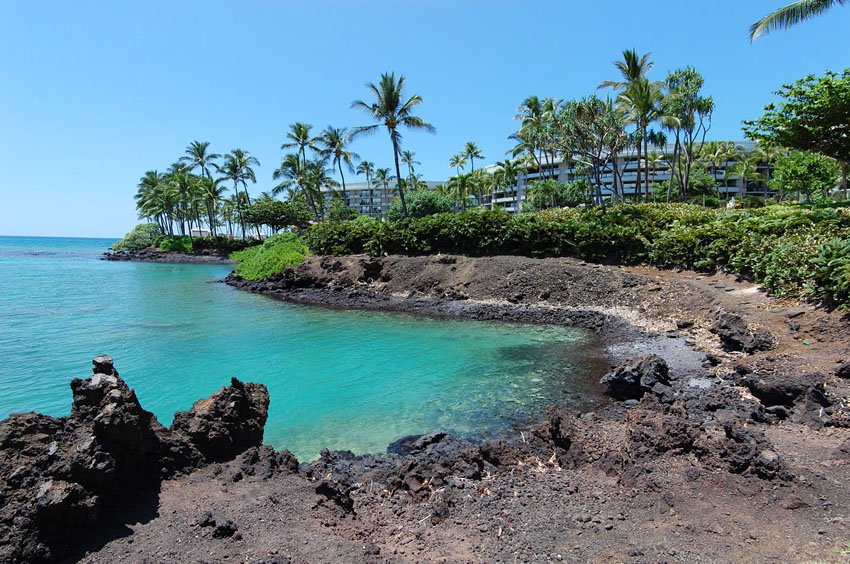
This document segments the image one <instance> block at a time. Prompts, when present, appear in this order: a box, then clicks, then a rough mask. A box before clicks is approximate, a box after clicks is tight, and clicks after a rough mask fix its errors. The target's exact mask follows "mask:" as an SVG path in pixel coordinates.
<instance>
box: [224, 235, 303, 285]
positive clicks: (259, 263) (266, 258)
mask: <svg viewBox="0 0 850 564" xmlns="http://www.w3.org/2000/svg"><path fill="white" fill-rule="evenodd" d="M308 254H310V249H308V248H307V245H305V244H304V242H303V241H302V240H301V239H300V238H299V237H298V236H297V235H294V234H292V233H283V234H280V235H273V236H271V237H269V238H268V239H266V240H265V242H263V244H262V245H257V246H254V247H250V248H248V249H245V250H244V251H239V252H236V253H233V254H232V255H231V258H233V259H234V260H237V261H239V264H238V265H236V274H237V275H238V276H240V277H241V278H245V279H246V280H262V279H263V278H268V277H269V276H271V275H272V274H276V273H278V272H281V271H283V270H284V269H285V268H287V267H289V266H295V265H297V264H300V263H301V261H303V260H304V257H306V256H307V255H308Z"/></svg>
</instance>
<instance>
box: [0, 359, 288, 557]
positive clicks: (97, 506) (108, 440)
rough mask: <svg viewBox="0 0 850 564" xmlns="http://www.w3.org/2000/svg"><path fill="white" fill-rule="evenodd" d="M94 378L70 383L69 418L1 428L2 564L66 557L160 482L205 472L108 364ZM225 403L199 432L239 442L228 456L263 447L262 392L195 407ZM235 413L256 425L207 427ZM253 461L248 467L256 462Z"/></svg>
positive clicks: (20, 420) (182, 438) (224, 394)
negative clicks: (101, 522) (176, 475)
mask: <svg viewBox="0 0 850 564" xmlns="http://www.w3.org/2000/svg"><path fill="white" fill-rule="evenodd" d="M93 372H94V374H93V376H92V377H91V378H88V379H85V380H83V379H74V380H73V381H72V382H71V390H72V393H73V404H72V407H71V415H70V416H68V417H62V418H54V417H48V416H45V415H39V414H37V413H23V414H13V415H12V416H10V417H9V418H8V419H5V420H3V421H0V478H2V480H0V505H2V512H1V513H0V562H44V561H52V560H58V559H61V558H62V557H64V556H68V555H70V554H72V552H73V551H74V550H76V549H77V547H79V546H80V543H81V542H82V541H83V540H84V537H86V535H87V534H88V533H89V532H91V531H93V530H95V529H97V523H98V522H99V520H100V519H102V518H104V517H105V516H110V518H111V519H114V518H115V517H116V516H118V517H119V518H124V517H125V516H126V514H127V511H126V508H127V507H132V504H133V503H135V502H136V501H141V500H142V499H143V498H145V499H146V498H148V497H150V496H155V495H156V491H157V489H158V487H159V483H160V481H161V480H162V478H163V477H166V476H169V475H172V474H174V473H178V472H186V471H190V470H193V469H195V468H197V467H198V466H199V465H200V464H202V463H203V460H204V452H203V451H201V450H200V449H199V448H197V447H196V444H195V443H194V442H193V441H191V440H189V438H188V437H187V436H186V435H185V434H178V433H172V432H170V431H169V430H167V429H166V428H165V427H163V426H162V425H160V423H159V422H158V421H157V419H156V417H155V416H154V415H153V414H152V413H150V412H148V411H146V410H144V409H143V408H142V406H141V405H140V404H139V401H138V399H137V397H136V394H135V392H133V390H132V389H131V388H130V387H129V386H128V385H127V383H126V382H124V380H122V379H121V378H120V377H119V376H118V372H117V371H116V370H115V368H114V366H113V363H112V359H111V358H110V357H108V356H99V357H97V358H95V360H94V362H93ZM248 390H250V392H249V391H248ZM222 401H227V402H228V405H226V406H223V407H221V408H215V407H212V408H210V409H209V410H207V411H206V412H205V413H207V414H208V415H209V417H208V419H206V423H205V425H206V428H207V429H210V431H211V432H214V433H217V434H218V435H225V436H228V437H235V438H237V439H238V440H237V441H235V446H233V448H232V449H231V451H230V452H232V453H233V454H237V453H238V451H236V447H238V448H241V449H242V450H244V449H245V448H247V447H248V446H256V445H257V444H259V441H254V439H255V438H256V437H260V438H262V424H263V423H264V422H265V410H266V409H267V406H268V393H267V392H266V391H265V388H264V387H262V386H255V385H253V384H246V385H242V384H240V385H239V386H236V387H234V388H224V389H223V390H222V391H221V392H219V393H218V394H216V395H215V396H213V397H212V398H210V399H209V400H205V402H199V403H204V405H208V406H216V405H218V404H219V403H220V402H222ZM196 405H197V404H196ZM232 413H248V414H259V413H262V417H259V416H258V415H257V416H255V417H254V418H252V419H248V420H247V421H238V422H237V421H234V420H230V419H226V420H222V421H216V420H214V419H213V417H215V416H219V415H220V416H222V417H228V416H229V415H230V414H232ZM256 426H258V427H256ZM197 444H198V445H200V446H201V447H204V446H206V443H205V442H203V441H200V440H199V441H198V442H197ZM277 456H279V457H281V459H279V460H278V459H276V460H275V463H276V464H277V467H280V466H284V467H286V468H291V467H292V462H290V461H289V460H287V459H286V455H285V453H281V454H280V455H277ZM257 458H258V462H257V463H256V464H254V466H257V465H258V464H260V462H259V461H260V460H262V459H263V457H262V456H261V455H260V454H258V455H257ZM293 460H294V459H293ZM296 464H297V463H296ZM145 503H147V502H145Z"/></svg>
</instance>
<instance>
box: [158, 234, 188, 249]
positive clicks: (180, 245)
mask: <svg viewBox="0 0 850 564" xmlns="http://www.w3.org/2000/svg"><path fill="white" fill-rule="evenodd" d="M159 248H160V249H162V250H163V251H170V252H177V253H191V252H192V240H191V239H190V238H189V237H188V236H183V237H166V238H165V239H163V240H162V242H160V244H159Z"/></svg>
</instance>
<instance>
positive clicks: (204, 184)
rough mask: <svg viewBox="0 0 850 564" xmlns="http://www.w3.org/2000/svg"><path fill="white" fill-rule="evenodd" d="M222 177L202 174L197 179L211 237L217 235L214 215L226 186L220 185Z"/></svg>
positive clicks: (216, 213) (216, 214)
mask: <svg viewBox="0 0 850 564" xmlns="http://www.w3.org/2000/svg"><path fill="white" fill-rule="evenodd" d="M223 180H225V179H224V178H216V179H213V178H210V177H205V176H202V177H200V178H199V179H198V188H199V189H200V195H201V198H203V201H204V207H205V208H206V212H207V220H208V222H209V226H210V233H211V234H212V236H213V237H215V236H217V235H218V230H217V228H216V217H217V216H218V209H219V205H220V204H221V201H222V198H223V196H224V193H225V192H226V191H227V188H226V187H224V186H221V183H222V181H223Z"/></svg>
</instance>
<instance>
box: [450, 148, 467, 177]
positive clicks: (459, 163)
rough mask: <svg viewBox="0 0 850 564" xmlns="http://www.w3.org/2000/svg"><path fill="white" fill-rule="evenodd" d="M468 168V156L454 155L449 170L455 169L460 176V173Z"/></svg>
mask: <svg viewBox="0 0 850 564" xmlns="http://www.w3.org/2000/svg"><path fill="white" fill-rule="evenodd" d="M465 166H466V155H465V154H463V153H458V154H457V155H453V156H452V158H451V159H449V168H454V169H455V170H457V173H458V174H460V171H461V170H463V168H464V167H465Z"/></svg>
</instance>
